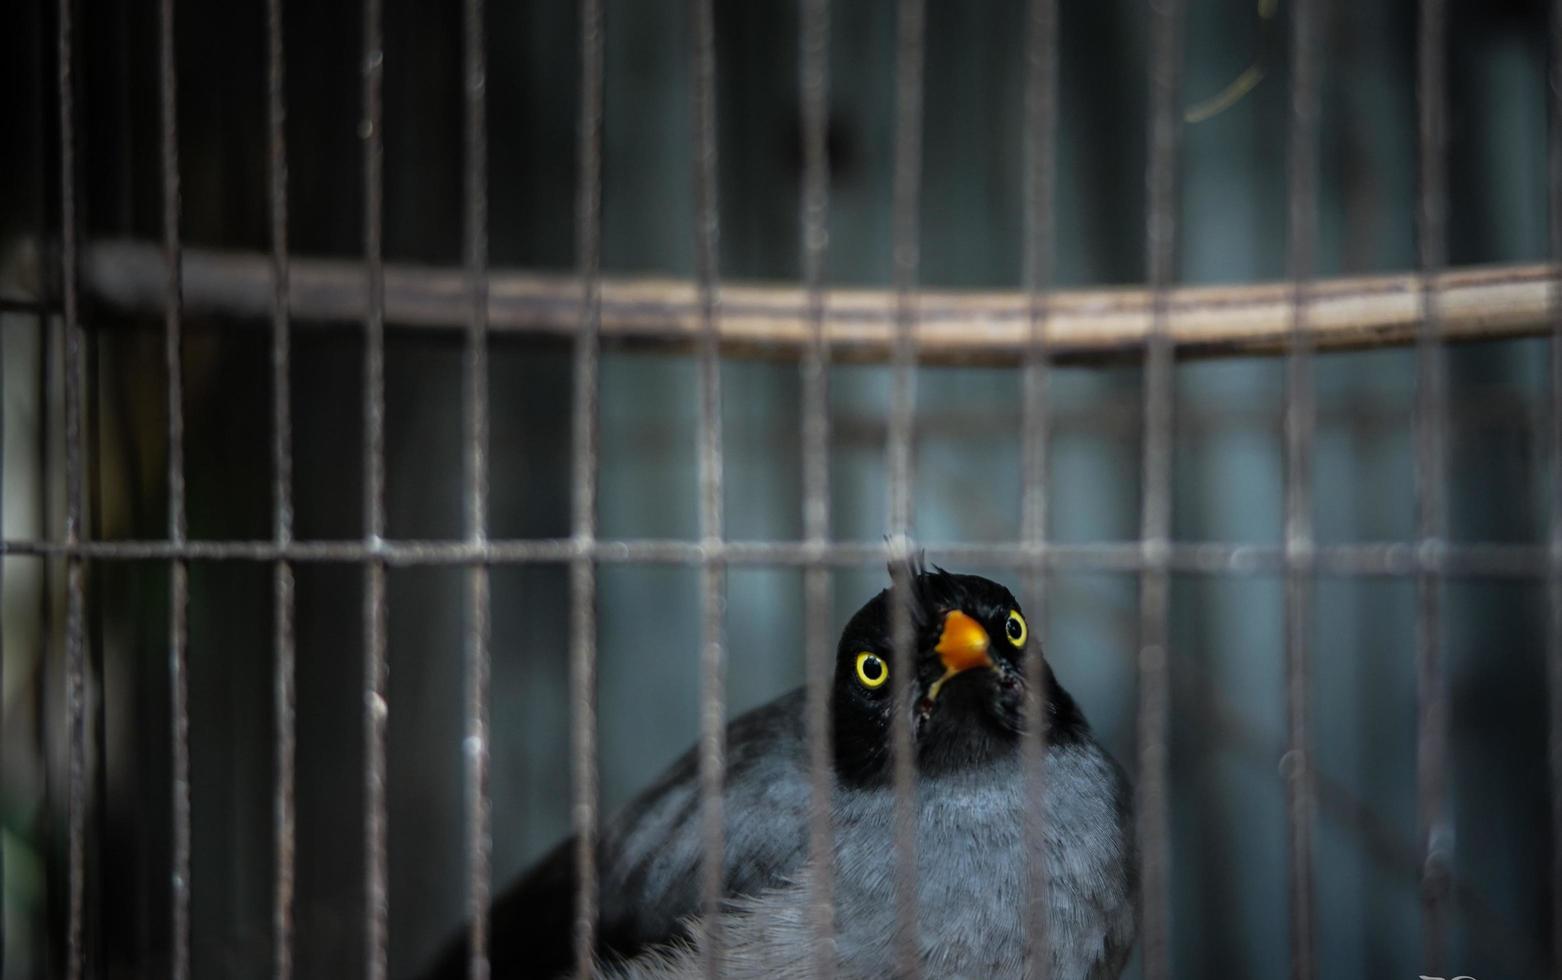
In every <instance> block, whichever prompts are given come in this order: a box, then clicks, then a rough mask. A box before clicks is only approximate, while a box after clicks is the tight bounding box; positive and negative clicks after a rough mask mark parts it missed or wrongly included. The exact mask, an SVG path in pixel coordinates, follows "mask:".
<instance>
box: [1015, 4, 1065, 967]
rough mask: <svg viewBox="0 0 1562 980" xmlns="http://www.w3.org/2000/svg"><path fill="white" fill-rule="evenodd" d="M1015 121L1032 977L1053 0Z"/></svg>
mask: <svg viewBox="0 0 1562 980" xmlns="http://www.w3.org/2000/svg"><path fill="white" fill-rule="evenodd" d="M1024 53H1025V105H1024V112H1025V126H1024V131H1023V133H1024V141H1023V144H1024V145H1023V147H1022V154H1021V159H1022V160H1023V161H1024V164H1023V165H1024V176H1023V180H1022V197H1023V199H1024V200H1023V206H1024V214H1025V224H1024V243H1023V252H1024V254H1023V257H1022V269H1021V278H1022V280H1023V282H1024V284H1025V291H1026V294H1027V297H1028V298H1029V301H1030V303H1029V306H1030V336H1029V337H1028V343H1027V345H1026V350H1025V357H1024V363H1023V372H1024V373H1023V377H1022V379H1021V380H1022V399H1023V406H1022V413H1023V414H1022V420H1021V425H1020V429H1021V433H1022V435H1021V443H1020V457H1021V461H1020V472H1021V481H1022V485H1021V488H1020V499H1021V503H1020V507H1021V514H1020V525H1021V527H1020V540H1022V541H1023V542H1024V543H1025V545H1026V546H1027V549H1028V550H1029V551H1030V552H1031V560H1030V561H1028V562H1027V563H1026V566H1025V569H1024V577H1025V594H1026V600H1027V601H1028V602H1029V603H1030V606H1029V609H1030V622H1031V628H1030V630H1029V633H1030V642H1029V643H1028V644H1027V645H1026V650H1025V661H1026V662H1025V676H1026V679H1027V684H1026V696H1025V724H1026V728H1027V732H1028V737H1026V738H1025V740H1024V743H1023V746H1022V751H1023V752H1024V753H1025V756H1024V759H1025V764H1024V773H1025V779H1026V780H1027V784H1026V791H1027V806H1026V810H1025V815H1026V819H1025V827H1024V832H1025V854H1026V860H1027V868H1026V879H1025V880H1026V889H1027V894H1026V896H1025V901H1026V913H1025V917H1024V921H1025V923H1026V930H1025V950H1024V962H1025V970H1026V975H1027V976H1029V977H1033V978H1035V980H1047V978H1048V977H1050V976H1051V968H1052V960H1051V952H1050V947H1049V945H1048V922H1047V908H1048V906H1047V888H1048V876H1047V864H1046V827H1045V822H1044V821H1045V807H1046V792H1047V784H1046V774H1045V768H1044V766H1045V758H1046V731H1045V725H1046V705H1045V697H1046V693H1045V690H1044V685H1045V683H1046V675H1045V670H1044V663H1043V658H1044V657H1045V656H1046V651H1045V648H1044V646H1043V643H1042V637H1043V636H1044V635H1045V624H1046V618H1047V615H1046V613H1047V607H1046V588H1045V581H1044V576H1045V568H1044V567H1043V561H1042V555H1043V553H1044V551H1045V548H1046V542H1047V502H1048V501H1047V474H1048V472H1049V468H1048V455H1049V452H1050V448H1051V438H1050V433H1051V425H1050V420H1049V419H1048V418H1047V383H1048V378H1049V372H1050V369H1051V364H1050V360H1051V357H1050V352H1049V351H1048V349H1047V320H1048V316H1049V313H1050V302H1051V295H1050V292H1049V286H1050V285H1051V283H1052V256H1053V248H1054V244H1053V236H1054V235H1055V234H1056V232H1055V224H1056V221H1055V217H1054V211H1053V208H1054V204H1055V193H1056V183H1057V173H1056V170H1057V132H1058V5H1057V0H1031V2H1030V3H1029V4H1028V5H1027V17H1026V32H1025V48H1024Z"/></svg>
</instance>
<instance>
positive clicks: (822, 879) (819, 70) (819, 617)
mask: <svg viewBox="0 0 1562 980" xmlns="http://www.w3.org/2000/svg"><path fill="white" fill-rule="evenodd" d="M798 6H799V8H800V9H799V14H800V16H799V20H798V56H799V57H798V61H799V68H798V105H799V111H800V116H801V119H802V123H803V187H802V199H801V202H800V204H799V214H798V224H799V233H800V234H799V240H800V241H801V243H802V245H801V256H800V258H801V268H802V273H803V289H804V292H805V294H806V296H807V317H808V322H809V327H810V338H809V344H808V346H807V347H806V348H805V349H804V352H803V358H802V363H801V367H800V370H801V383H802V384H801V387H802V391H801V400H802V406H801V407H802V465H803V487H802V489H803V537H804V539H805V540H806V541H807V542H808V544H809V545H811V546H814V547H817V548H818V549H820V551H823V549H824V547H825V545H826V544H827V543H828V542H829V539H830V401H829V399H830V393H829V383H830V382H829V370H830V349H829V347H828V346H827V345H826V343H825V339H824V317H825V310H824V304H825V297H824V259H825V251H826V249H827V248H828V246H829V204H830V202H829V194H830V157H829V138H828V137H829V106H830V59H829V55H830V2H829V0H799V4H798ZM833 620H834V615H833V611H832V603H831V601H830V572H829V567H828V566H827V565H826V564H825V563H824V562H823V561H820V560H814V561H809V562H808V563H807V564H806V565H804V567H803V623H804V627H803V630H804V632H803V641H804V645H805V649H804V666H805V671H806V675H807V676H806V685H807V689H808V691H807V706H806V712H807V734H808V762H809V777H810V794H811V796H810V799H809V808H808V853H809V856H810V858H811V859H812V862H813V876H812V878H811V881H810V884H811V887H812V888H813V894H812V896H811V899H810V905H809V913H810V919H809V924H810V927H811V928H812V931H813V934H814V936H815V940H816V942H815V946H814V950H813V952H814V956H813V970H814V976H815V978H816V980H832V978H833V977H834V976H835V972H836V971H835V968H836V962H835V943H834V937H835V909H834V894H835V892H834V872H835V861H834V841H833V836H834V835H833V828H832V827H831V824H830V813H831V795H832V792H831V791H832V787H833V782H834V781H833V779H832V777H831V768H832V762H833V760H832V758H831V751H830V746H831V733H830V730H829V724H830V686H831V681H832V679H833V677H834V669H833V668H834V659H835V658H834V651H833V650H832V645H831V642H830V639H831V638H830V623H831V622H833Z"/></svg>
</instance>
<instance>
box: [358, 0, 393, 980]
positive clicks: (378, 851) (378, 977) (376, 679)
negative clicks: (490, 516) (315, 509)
mask: <svg viewBox="0 0 1562 980" xmlns="http://www.w3.org/2000/svg"><path fill="white" fill-rule="evenodd" d="M381 5H382V0H364V4H363V65H362V69H363V120H362V122H361V123H360V124H359V129H358V133H359V136H360V137H362V139H363V189H364V200H363V239H364V262H365V266H366V268H367V271H368V277H367V279H368V281H367V286H368V297H367V303H368V305H367V311H366V312H367V316H366V317H365V319H364V333H365V344H364V363H363V373H364V382H363V428H364V446H363V453H364V459H363V472H364V479H363V483H364V525H365V527H364V539H365V544H366V545H367V546H368V547H369V548H371V549H373V550H376V551H377V550H379V549H380V548H381V546H382V544H383V539H384V535H385V255H384V245H383V218H384V213H383V208H384V190H385V188H384V163H385V146H384V134H383V133H382V132H381V124H382V119H383V113H382V104H381V86H382V83H383V81H384V75H385V51H384V37H383V34H382V29H381ZM363 614H364V758H365V766H364V772H365V784H364V803H363V805H364V892H365V895H364V902H365V911H364V920H365V921H364V958H365V972H366V973H367V975H368V978H369V980H385V975H386V959H387V949H386V926H387V921H388V918H389V908H388V905H389V901H388V899H389V896H388V894H387V891H388V888H387V883H386V852H385V834H386V831H385V725H386V716H387V715H388V714H389V705H388V703H387V702H386V700H385V680H386V662H385V629H386V609H385V561H384V559H383V558H379V557H376V558H374V559H372V560H370V561H369V562H368V564H367V565H366V567H365V575H364V609H363Z"/></svg>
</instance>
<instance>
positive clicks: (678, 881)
mask: <svg viewBox="0 0 1562 980" xmlns="http://www.w3.org/2000/svg"><path fill="white" fill-rule="evenodd" d="M726 772H727V778H726V784H725V788H726V793H725V804H724V812H725V818H726V819H725V826H726V835H725V839H724V855H725V860H724V868H723V876H724V891H725V893H726V894H727V895H740V894H748V893H751V892H754V891H757V890H759V889H762V888H765V887H769V886H771V885H774V884H776V883H777V882H779V881H780V880H781V879H782V878H784V877H785V876H786V875H788V874H790V873H792V872H793V871H795V870H796V869H797V868H798V867H800V866H801V864H802V862H803V859H804V857H805V855H806V850H807V830H806V814H807V808H808V797H809V782H808V763H807V743H806V739H805V736H804V722H803V692H802V691H800V690H799V691H794V692H792V693H790V694H787V695H784V696H782V697H781V698H778V699H777V700H775V701H772V702H771V703H769V704H767V705H765V706H763V707H761V708H757V709H755V710H754V711H751V712H749V713H748V714H746V715H743V716H742V717H740V718H738V719H736V720H734V721H733V722H732V723H731V724H730V725H728V726H727V767H726ZM703 846H704V840H703V835H702V829H701V821H700V796H699V756H698V753H697V751H696V750H693V749H691V750H690V751H689V752H687V753H685V754H684V755H683V757H682V758H680V759H679V760H678V762H677V763H675V764H674V765H673V767H672V768H671V769H669V770H668V771H667V773H666V774H664V775H663V776H662V778H661V779H659V780H657V782H656V784H655V785H653V786H652V787H651V788H649V789H647V790H646V791H645V792H644V793H641V794H640V795H639V796H638V797H636V798H635V799H634V800H633V801H632V802H631V803H630V804H629V805H628V806H627V807H626V808H625V809H624V810H622V811H621V812H620V813H618V814H617V815H616V816H614V817H613V818H612V819H611V820H609V821H608V822H607V823H606V825H605V826H604V827H603V828H602V834H601V838H600V840H599V842H598V850H597V871H598V881H599V888H598V899H599V902H600V915H601V918H600V931H599V933H598V944H597V949H598V952H599V953H601V954H603V955H606V956H619V955H629V954H633V953H635V952H638V951H639V950H641V949H643V948H645V947H647V946H650V945H653V944H656V943H663V942H667V941H668V940H671V939H675V938H677V937H678V936H679V935H680V934H681V930H682V928H683V922H684V920H686V919H687V918H688V917H689V916H692V915H694V914H696V913H697V912H698V911H699V910H700V884H699V870H700V859H701V854H702V852H703ZM575 884H576V874H575V840H574V838H570V839H569V840H566V841H563V842H562V843H560V844H559V845H558V846H557V847H555V848H554V849H553V850H552V851H550V852H549V853H548V854H547V856H545V857H544V858H543V859H542V860H541V861H540V862H538V863H537V864H536V865H535V866H534V867H533V868H532V869H531V870H530V871H528V872H527V873H526V874H525V875H524V876H523V877H522V878H521V879H520V880H519V881H518V882H516V883H515V885H513V886H512V887H511V888H509V889H508V890H507V891H506V892H505V893H504V894H503V895H502V896H501V897H500V898H499V899H498V900H497V901H496V902H495V903H494V906H493V911H492V916H491V920H490V922H491V925H490V929H489V960H490V964H491V968H492V975H493V977H494V978H495V980H506V978H509V977H521V976H525V977H553V976H558V975H560V974H562V973H564V972H566V971H568V970H569V969H570V968H571V966H572V965H573V963H574V954H573V921H574V910H575ZM465 966H466V941H465V938H464V937H463V938H462V939H461V940H459V941H458V942H457V943H456V944H455V946H454V947H452V949H451V950H449V951H448V952H447V954H446V955H445V956H443V957H442V958H441V959H440V961H439V964H438V966H437V967H436V969H435V971H434V972H433V973H432V974H430V978H431V980H455V978H457V977H461V976H464V975H465Z"/></svg>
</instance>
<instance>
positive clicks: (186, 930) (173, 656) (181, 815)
mask: <svg viewBox="0 0 1562 980" xmlns="http://www.w3.org/2000/svg"><path fill="white" fill-rule="evenodd" d="M158 9H159V18H158V23H159V34H158V54H159V68H160V71H159V82H160V89H161V97H162V98H161V107H162V113H161V122H162V167H163V261H164V263H165V264H166V266H167V274H168V278H167V281H166V282H165V283H164V291H165V300H164V310H165V316H164V324H163V359H164V372H165V376H166V380H167V384H168V539H169V541H170V542H172V543H173V544H174V545H175V546H180V545H183V544H184V543H185V538H186V530H187V528H186V518H185V509H184V369H183V364H182V358H183V354H184V344H183V338H182V337H181V330H182V323H181V312H182V311H181V298H182V295H181V294H182V289H181V284H180V263H181V257H180V243H179V100H178V86H177V84H176V82H177V76H176V75H175V65H174V3H173V0H161V2H160V4H159V7H158ZM169 574H170V576H171V580H170V585H169V602H170V606H169V613H168V615H169V619H168V683H169V703H170V704H171V705H172V706H173V708H172V710H173V746H172V751H173V846H174V852H173V867H172V869H171V877H172V882H171V884H172V898H173V910H172V923H173V940H172V943H173V977H174V980H184V978H185V977H188V976H189V973H190V689H189V669H188V668H189V664H188V653H189V651H188V640H189V592H190V566H189V563H188V562H186V561H184V560H183V559H175V560H174V561H173V562H171V563H170V567H169Z"/></svg>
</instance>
